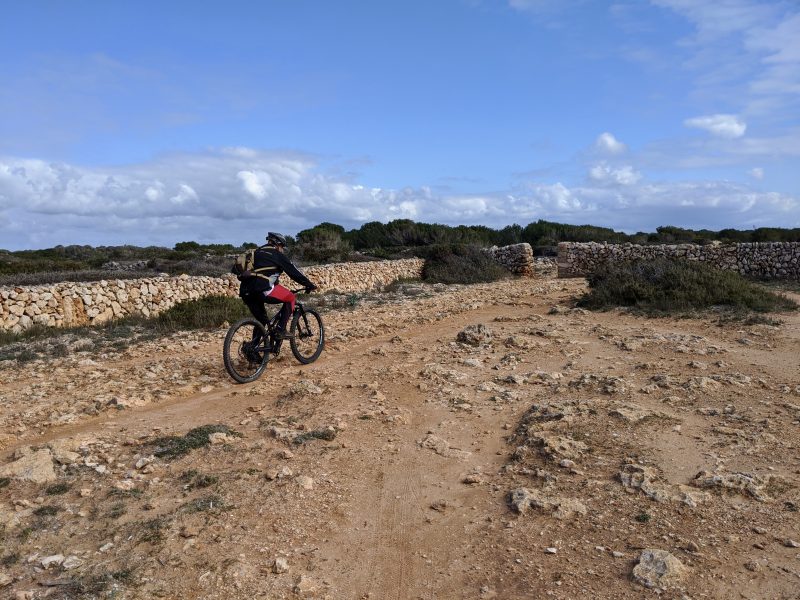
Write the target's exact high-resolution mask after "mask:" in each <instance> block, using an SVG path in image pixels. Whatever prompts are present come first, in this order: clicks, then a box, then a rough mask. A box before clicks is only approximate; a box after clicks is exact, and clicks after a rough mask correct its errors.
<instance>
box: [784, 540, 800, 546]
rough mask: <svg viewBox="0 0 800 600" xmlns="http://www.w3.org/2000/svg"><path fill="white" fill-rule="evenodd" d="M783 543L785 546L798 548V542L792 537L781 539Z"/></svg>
mask: <svg viewBox="0 0 800 600" xmlns="http://www.w3.org/2000/svg"><path fill="white" fill-rule="evenodd" d="M783 545H784V546H786V547H787V548H800V543H798V542H796V541H794V540H792V539H786V540H783Z"/></svg>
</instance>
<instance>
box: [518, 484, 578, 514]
mask: <svg viewBox="0 0 800 600" xmlns="http://www.w3.org/2000/svg"><path fill="white" fill-rule="evenodd" d="M509 502H510V504H511V506H512V507H513V508H514V510H516V511H517V512H518V513H519V514H525V513H527V512H528V510H529V509H532V508H533V509H537V510H540V511H542V512H545V513H549V514H551V515H553V516H554V517H555V518H556V519H559V520H564V519H571V518H573V517H575V516H576V515H581V516H583V515H585V514H586V505H584V504H583V503H582V502H579V501H577V500H575V499H574V498H561V497H559V496H550V495H547V494H545V493H543V492H542V491H540V490H530V489H528V488H518V489H516V490H513V491H512V492H511V493H510V494H509Z"/></svg>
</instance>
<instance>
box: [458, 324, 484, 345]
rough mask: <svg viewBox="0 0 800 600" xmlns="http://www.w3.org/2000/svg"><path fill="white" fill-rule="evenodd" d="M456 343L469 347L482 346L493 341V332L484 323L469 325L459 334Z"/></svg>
mask: <svg viewBox="0 0 800 600" xmlns="http://www.w3.org/2000/svg"><path fill="white" fill-rule="evenodd" d="M456 341H458V342H461V343H462V344H467V345H469V346H481V345H483V344H488V343H490V342H491V341H492V331H491V330H490V329H489V328H488V327H486V325H483V324H482V323H479V324H478V325H468V326H467V327H465V328H464V329H462V330H461V331H459V332H458V335H457V336H456Z"/></svg>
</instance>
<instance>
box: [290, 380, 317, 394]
mask: <svg viewBox="0 0 800 600" xmlns="http://www.w3.org/2000/svg"><path fill="white" fill-rule="evenodd" d="M322 392H323V389H322V388H321V387H319V386H318V385H317V384H316V383H314V382H313V381H310V380H308V379H301V380H300V381H298V382H297V383H295V384H294V385H292V386H291V387H290V388H289V395H290V396H291V397H293V398H300V397H303V396H319V395H320V394H321V393H322Z"/></svg>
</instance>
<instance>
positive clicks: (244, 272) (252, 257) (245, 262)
mask: <svg viewBox="0 0 800 600" xmlns="http://www.w3.org/2000/svg"><path fill="white" fill-rule="evenodd" d="M261 248H264V246H261V247H260V248H250V249H248V250H245V251H244V252H242V253H241V254H240V255H239V256H237V257H236V260H234V261H233V266H232V267H231V273H233V274H234V275H236V278H237V279H238V280H239V281H241V280H242V279H245V278H247V277H261V278H262V279H269V277H267V276H266V275H262V274H261V271H273V270H274V267H262V268H260V269H256V268H255V266H256V250H260V249H261Z"/></svg>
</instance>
